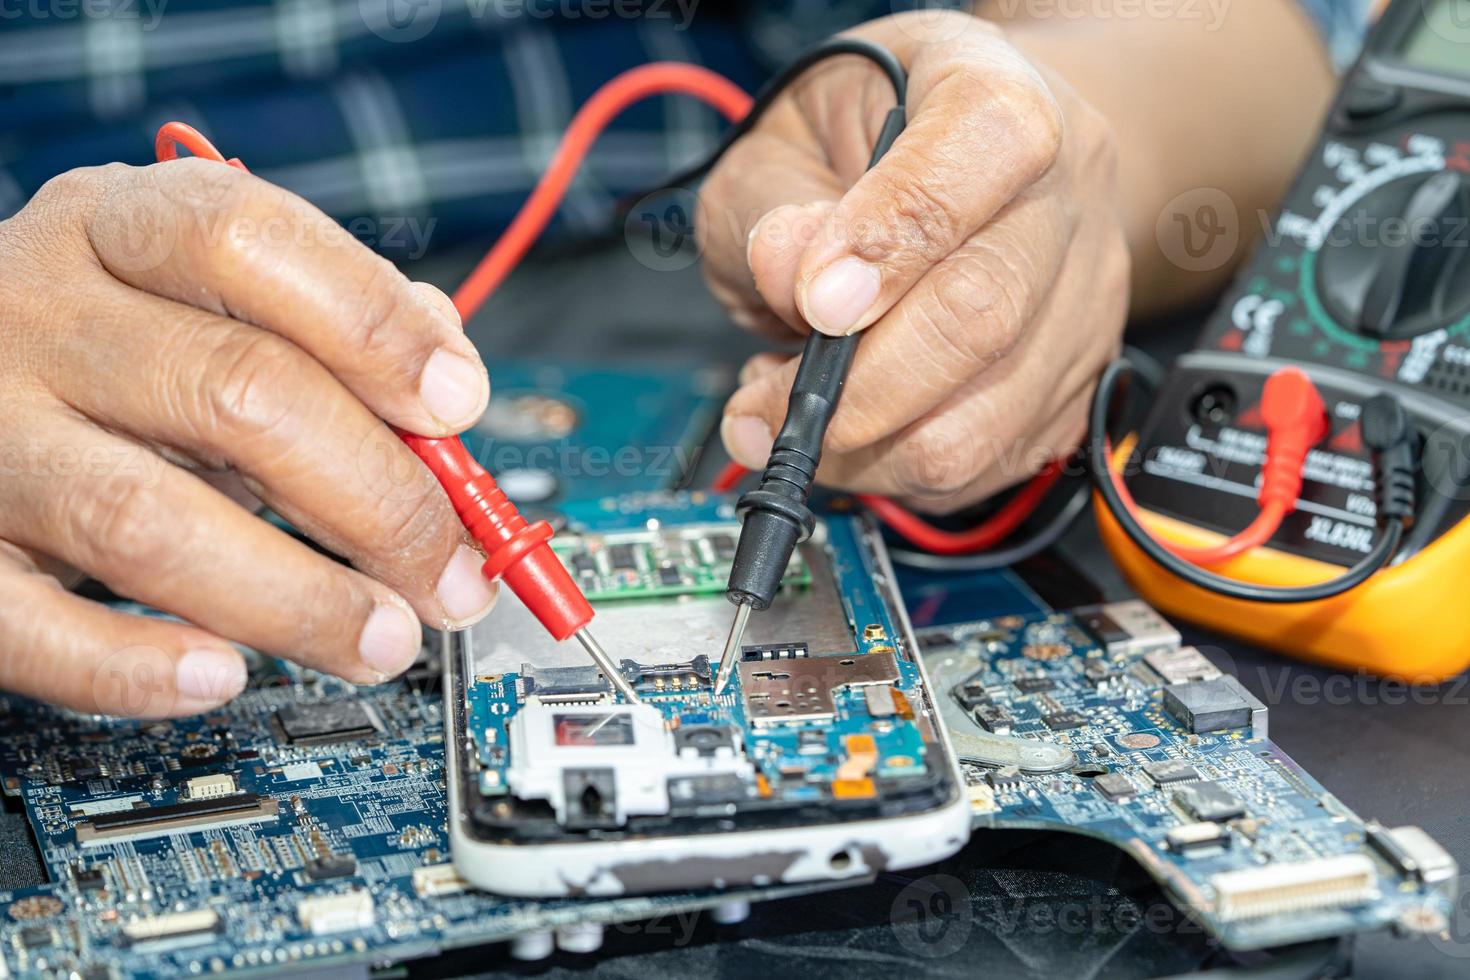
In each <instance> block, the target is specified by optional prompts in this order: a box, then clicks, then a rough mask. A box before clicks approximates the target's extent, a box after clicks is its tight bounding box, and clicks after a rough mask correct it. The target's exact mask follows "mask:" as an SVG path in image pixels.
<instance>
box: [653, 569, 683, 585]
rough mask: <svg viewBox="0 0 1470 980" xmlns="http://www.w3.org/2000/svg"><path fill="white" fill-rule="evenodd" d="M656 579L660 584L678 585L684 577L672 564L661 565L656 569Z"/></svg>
mask: <svg viewBox="0 0 1470 980" xmlns="http://www.w3.org/2000/svg"><path fill="white" fill-rule="evenodd" d="M658 581H659V584H660V585H679V584H681V583H682V582H683V581H684V579H683V577H682V576H681V575H680V574H679V570H678V569H677V568H675V567H674V566H673V565H661V566H659V570H658Z"/></svg>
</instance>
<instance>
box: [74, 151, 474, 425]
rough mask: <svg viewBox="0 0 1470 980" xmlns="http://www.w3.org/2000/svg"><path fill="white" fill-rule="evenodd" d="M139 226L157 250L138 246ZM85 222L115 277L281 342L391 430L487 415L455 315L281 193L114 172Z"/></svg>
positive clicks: (228, 171) (174, 165)
mask: <svg viewBox="0 0 1470 980" xmlns="http://www.w3.org/2000/svg"><path fill="white" fill-rule="evenodd" d="M140 220H141V221H146V222H149V223H150V224H149V226H148V228H147V230H148V232H149V235H148V240H149V241H150V242H154V243H156V244H154V245H153V246H152V247H150V248H146V249H143V250H142V251H140V250H139V248H138V247H137V241H136V237H137V232H138V227H139V222H140ZM86 227H87V234H88V237H89V239H90V240H91V242H92V247H93V249H94V250H95V251H96V253H97V257H98V259H99V260H101V262H102V264H103V265H104V266H105V267H106V268H107V269H108V271H110V272H111V273H112V274H113V275H114V276H116V277H117V278H118V279H121V280H122V281H123V282H126V283H128V284H129V285H132V286H135V287H137V288H138V289H142V290H145V291H147V292H150V293H154V294H156V295H159V296H164V297H168V298H170V299H174V300H178V301H180V302H183V303H188V304H190V305H193V306H197V307H199V308H201V309H205V310H208V311H210V312H213V313H218V314H222V315H225V316H231V317H234V318H236V319H240V320H245V321H247V322H250V323H253V324H256V325H258V326H261V327H264V328H265V329H267V330H270V331H273V332H275V333H277V334H279V335H280V336H282V337H285V338H287V339H288V340H290V341H292V342H293V343H295V344H296V345H297V346H299V347H301V348H302V349H303V350H306V351H307V352H308V353H310V354H311V355H312V356H313V357H315V358H316V359H317V360H318V361H320V362H321V363H322V364H323V365H325V366H326V368H327V369H328V370H329V371H331V372H332V374H334V375H336V376H337V377H338V378H340V379H341V381H342V383H343V384H345V385H346V386H347V387H348V388H349V389H350V390H351V391H352V392H353V394H355V395H357V397H358V398H359V399H361V400H362V402H363V403H364V404H366V405H367V406H368V407H369V408H371V409H372V410H373V411H374V412H375V413H376V414H377V415H379V416H381V417H382V418H384V419H387V420H388V421H389V422H391V423H392V424H394V425H397V426H399V427H401V428H404V429H408V430H409V431H412V432H417V433H421V434H424V435H448V434H450V433H454V432H460V431H462V430H464V429H466V428H468V427H469V426H470V425H471V424H472V423H473V422H474V421H475V419H477V418H479V416H480V415H481V413H483V412H484V410H485V404H486V402H487V401H488V399H489V397H490V387H489V381H488V378H487V376H486V373H485V367H484V365H483V364H482V363H481V362H480V358H479V355H478V354H477V353H476V352H475V348H474V345H473V344H471V343H470V342H469V340H468V339H467V338H466V337H465V336H464V332H463V330H461V329H460V325H459V321H458V318H457V317H452V316H449V315H448V314H447V313H446V311H445V310H444V309H443V308H442V304H439V303H437V302H435V301H433V300H431V299H430V298H428V297H427V296H426V295H425V292H424V290H423V289H421V288H417V287H415V286H414V285H413V284H412V283H410V282H409V281H408V280H407V279H406V278H405V277H404V276H403V275H402V274H401V273H399V272H398V271H397V270H396V269H395V268H394V267H393V265H392V264H391V263H389V262H388V261H387V260H386V259H384V258H382V257H380V256H378V255H375V254H373V253H372V252H371V251H369V250H368V249H367V247H365V246H364V245H362V244H361V243H360V242H358V241H357V240H356V239H354V238H353V237H352V236H351V235H350V234H348V233H347V232H346V231H345V230H344V229H342V228H341V227H340V226H339V225H337V224H336V223H335V222H334V221H332V220H331V219H330V218H328V217H327V216H326V215H324V214H322V213H321V212H320V211H318V210H317V209H316V208H314V207H312V206H311V205H309V204H307V203H306V202H305V201H303V200H301V199H300V198H298V197H296V196H295V195H293V194H290V193H288V192H287V191H284V190H282V189H281V188H279V187H276V186H274V185H272V184H269V183H267V182H265V181H263V180H260V179H259V178H256V177H253V176H251V175H249V174H245V173H242V172H241V171H238V170H236V169H234V168H233V167H222V166H219V165H218V164H214V163H210V162H209V161H206V160H192V159H191V160H171V161H169V162H167V163H161V164H155V165H154V166H151V167H142V168H130V167H119V168H117V169H116V170H115V171H111V176H110V178H109V180H108V183H107V186H106V188H105V190H104V191H103V193H102V194H101V196H100V200H99V202H98V203H97V205H96V206H95V208H93V209H92V210H91V212H90V214H89V215H88V217H87V226H86Z"/></svg>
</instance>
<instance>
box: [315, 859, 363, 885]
mask: <svg viewBox="0 0 1470 980" xmlns="http://www.w3.org/2000/svg"><path fill="white" fill-rule="evenodd" d="M356 872H357V862H356V861H355V860H353V858H352V855H350V854H329V855H327V856H326V857H314V858H312V859H311V860H310V861H307V862H306V876H307V877H308V878H310V879H311V880H312V881H327V880H330V879H332V878H346V877H347V876H348V875H351V874H355V873H356Z"/></svg>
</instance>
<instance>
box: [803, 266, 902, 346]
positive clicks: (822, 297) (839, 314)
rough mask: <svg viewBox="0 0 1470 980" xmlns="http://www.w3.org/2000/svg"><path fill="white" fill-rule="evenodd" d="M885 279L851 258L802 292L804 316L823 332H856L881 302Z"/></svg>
mask: <svg viewBox="0 0 1470 980" xmlns="http://www.w3.org/2000/svg"><path fill="white" fill-rule="evenodd" d="M882 285H883V277H882V276H881V275H880V274H879V272H878V270H877V268H876V267H874V266H871V265H869V264H868V263H866V262H864V261H863V260H862V259H855V258H852V257H851V256H849V257H848V258H845V259H838V260H837V261H836V262H833V263H832V264H831V265H829V266H827V268H825V269H823V270H822V271H821V272H819V273H818V274H817V275H816V277H815V278H814V279H812V280H811V281H810V282H808V283H807V284H806V288H805V289H804V290H803V292H802V315H803V316H805V317H806V321H807V322H808V323H810V324H811V325H812V326H813V327H814V328H815V329H817V330H820V331H822V333H826V334H832V335H834V336H838V337H840V336H843V335H844V334H848V333H851V332H852V329H853V328H854V327H856V326H857V325H858V324H859V323H860V322H861V321H862V318H863V316H864V315H866V314H867V312H868V310H870V309H872V306H873V303H875V302H876V301H877V299H878V290H879V289H880V288H882Z"/></svg>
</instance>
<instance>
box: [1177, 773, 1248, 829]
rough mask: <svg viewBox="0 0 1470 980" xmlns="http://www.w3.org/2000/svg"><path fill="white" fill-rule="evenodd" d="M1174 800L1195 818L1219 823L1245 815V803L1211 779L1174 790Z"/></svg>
mask: <svg viewBox="0 0 1470 980" xmlns="http://www.w3.org/2000/svg"><path fill="white" fill-rule="evenodd" d="M1174 802H1176V803H1178V804H1179V805H1180V806H1182V807H1183V808H1184V810H1185V812H1187V813H1188V814H1190V815H1191V816H1192V817H1194V818H1195V819H1196V820H1202V821H1208V822H1211V823H1221V822H1223V821H1225V820H1234V819H1235V818H1236V817H1243V816H1245V805H1244V804H1242V803H1241V802H1240V800H1238V799H1236V798H1235V795H1234V794H1232V793H1231V792H1230V791H1229V790H1227V789H1226V788H1225V787H1223V786H1221V785H1220V784H1219V783H1217V782H1214V781H1213V780H1205V781H1203V782H1198V783H1191V784H1190V785H1188V786H1181V787H1179V788H1178V789H1177V790H1175V791H1174Z"/></svg>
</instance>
